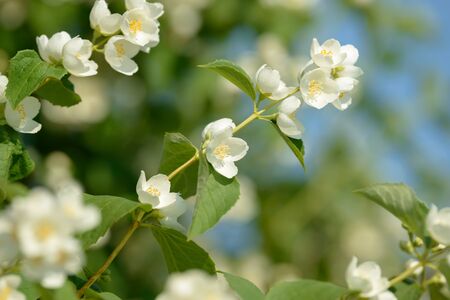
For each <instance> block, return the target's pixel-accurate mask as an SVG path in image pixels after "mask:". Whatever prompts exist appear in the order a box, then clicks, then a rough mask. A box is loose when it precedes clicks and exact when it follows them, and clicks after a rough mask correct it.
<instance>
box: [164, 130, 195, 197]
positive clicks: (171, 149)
mask: <svg viewBox="0 0 450 300" xmlns="http://www.w3.org/2000/svg"><path fill="white" fill-rule="evenodd" d="M196 153H197V148H195V146H194V145H192V143H191V142H190V141H189V140H188V139H187V138H186V137H185V136H183V135H182V134H180V133H166V135H165V136H164V147H163V155H162V160H161V166H160V168H159V172H160V173H162V174H167V175H169V174H170V173H171V172H173V171H174V170H176V169H177V168H178V167H180V166H181V165H183V164H184V163H186V162H187V161H189V160H190V159H191V158H192V157H194V156H195V154H196ZM197 173H198V162H195V163H193V164H192V165H191V166H189V167H188V168H187V169H185V170H184V171H183V172H181V173H179V174H178V175H176V176H175V177H174V178H173V179H172V180H171V181H170V182H171V190H172V191H173V192H178V193H181V196H182V197H183V198H187V197H190V196H192V195H194V194H195V191H196V189H197Z"/></svg>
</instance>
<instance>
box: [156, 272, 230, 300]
mask: <svg viewBox="0 0 450 300" xmlns="http://www.w3.org/2000/svg"><path fill="white" fill-rule="evenodd" d="M208 299H220V300H237V299H238V298H237V297H236V296H235V294H234V293H233V292H232V291H231V290H230V288H229V287H228V286H227V284H226V283H225V282H224V281H220V280H219V279H218V278H217V277H215V276H212V275H209V274H207V273H205V272H204V271H200V270H189V271H186V272H184V273H173V274H172V275H170V277H169V279H168V281H167V283H166V286H165V289H164V291H163V292H162V293H161V294H160V295H159V296H158V297H156V300H208Z"/></svg>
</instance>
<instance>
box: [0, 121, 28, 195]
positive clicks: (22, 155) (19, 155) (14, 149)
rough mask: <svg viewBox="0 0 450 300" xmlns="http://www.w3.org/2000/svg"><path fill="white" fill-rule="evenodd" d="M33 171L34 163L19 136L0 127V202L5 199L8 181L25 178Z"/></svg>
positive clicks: (9, 129)
mask: <svg viewBox="0 0 450 300" xmlns="http://www.w3.org/2000/svg"><path fill="white" fill-rule="evenodd" d="M33 170H34V162H33V161H32V160H31V158H30V156H29V154H28V152H27V151H26V150H25V148H24V146H23V145H22V142H21V141H20V137H19V134H18V133H17V132H16V131H14V130H13V129H12V128H10V127H9V126H0V201H2V200H3V199H4V198H5V197H6V189H7V185H8V181H16V180H20V179H22V178H25V177H26V176H28V175H29V174H30V173H31V172H32V171H33Z"/></svg>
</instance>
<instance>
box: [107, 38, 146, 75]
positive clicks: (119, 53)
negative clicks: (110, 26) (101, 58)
mask: <svg viewBox="0 0 450 300" xmlns="http://www.w3.org/2000/svg"><path fill="white" fill-rule="evenodd" d="M139 50H140V47H139V46H137V45H135V44H132V43H131V42H129V41H128V40H126V39H125V37H124V36H121V35H117V36H113V37H112V38H110V39H109V41H108V43H106V45H105V59H106V61H107V62H108V63H109V65H110V66H111V67H112V68H113V69H114V70H116V71H117V72H119V73H122V74H125V75H129V76H130V75H133V74H134V73H136V72H137V70H138V69H139V67H138V65H137V64H136V63H135V62H134V61H133V60H132V59H131V58H133V57H134V56H136V54H138V52H139Z"/></svg>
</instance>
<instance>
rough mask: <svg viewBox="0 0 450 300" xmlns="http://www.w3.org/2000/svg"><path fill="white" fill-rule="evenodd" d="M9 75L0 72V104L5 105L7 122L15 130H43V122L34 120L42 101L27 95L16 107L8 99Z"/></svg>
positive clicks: (25, 131)
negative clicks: (6, 93)
mask: <svg viewBox="0 0 450 300" xmlns="http://www.w3.org/2000/svg"><path fill="white" fill-rule="evenodd" d="M7 86H8V77H6V76H5V75H1V74H0V105H2V104H3V105H5V109H4V116H5V121H6V123H7V124H8V125H9V126H11V127H12V128H14V130H16V131H18V132H22V133H36V132H38V131H39V130H41V127H42V126H41V124H39V123H38V122H36V121H35V120H33V118H34V117H36V116H37V114H38V113H39V110H40V108H41V103H40V102H39V100H38V99H36V98H34V97H26V98H25V99H23V100H22V102H20V104H19V105H17V107H16V108H15V109H14V108H12V106H11V104H10V103H9V101H7V99H6V95H5V92H6V87H7Z"/></svg>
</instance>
